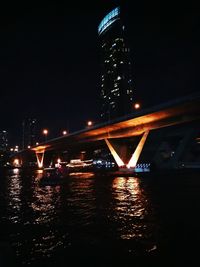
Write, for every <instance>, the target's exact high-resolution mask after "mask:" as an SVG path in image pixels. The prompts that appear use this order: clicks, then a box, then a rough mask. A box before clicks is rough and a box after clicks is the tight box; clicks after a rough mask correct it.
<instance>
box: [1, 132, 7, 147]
mask: <svg viewBox="0 0 200 267" xmlns="http://www.w3.org/2000/svg"><path fill="white" fill-rule="evenodd" d="M7 149H8V133H7V131H5V130H3V131H0V151H7Z"/></svg>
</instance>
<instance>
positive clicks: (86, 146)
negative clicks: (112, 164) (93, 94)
mask: <svg viewBox="0 0 200 267" xmlns="http://www.w3.org/2000/svg"><path fill="white" fill-rule="evenodd" d="M199 119H200V94H196V95H191V96H187V97H184V98H180V99H177V100H174V101H171V102H168V103H165V104H161V105H158V106H154V107H152V108H149V109H144V110H139V111H135V112H134V113H132V114H129V115H127V116H124V117H120V118H118V119H115V120H112V121H109V122H106V123H102V124H98V125H95V126H92V127H89V128H87V129H83V130H80V131H77V132H74V133H71V134H68V135H65V136H62V137H58V138H55V139H51V140H48V141H47V142H44V143H41V144H40V145H38V146H35V147H33V148H32V149H29V150H28V149H27V150H24V151H20V152H19V153H18V154H17V155H18V156H20V157H21V159H22V161H23V162H25V161H26V159H28V158H30V154H33V152H35V154H36V157H37V162H38V166H39V167H42V166H43V161H44V154H45V158H46V155H48V154H49V155H52V156H53V155H54V156H55V154H57V155H61V154H62V153H64V152H66V151H67V152H68V153H69V155H70V154H71V155H74V154H75V153H76V154H77V155H78V154H79V153H81V152H82V151H83V150H84V152H87V151H90V152H91V151H94V150H95V149H99V148H101V149H102V148H103V149H107V150H108V151H110V153H111V154H112V156H113V157H114V159H115V161H116V163H117V165H118V166H119V167H122V166H123V167H127V168H134V167H135V166H136V164H137V162H138V160H143V161H144V160H145V161H147V162H151V161H154V162H155V163H156V164H157V165H159V166H163V167H169V168H171V167H177V166H178V165H179V166H180V164H182V165H183V164H186V162H188V160H189V159H190V160H191V158H192V157H195V153H196V161H195V160H193V161H191V162H193V163H194V165H195V164H196V166H197V165H199V163H200V155H199V148H198V146H197V144H198V140H200V139H198V138H199V136H200V129H199ZM195 145H196V146H195ZM191 146H194V147H193V149H194V151H190V152H189V148H191ZM186 150H187V151H186ZM88 153H89V152H88ZM193 154H194V155H193ZM184 157H185V158H184ZM44 162H45V161H44ZM183 162H185V163H183ZM177 164H178V165H177ZM191 164H192V163H191Z"/></svg>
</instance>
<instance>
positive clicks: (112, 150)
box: [105, 139, 125, 167]
mask: <svg viewBox="0 0 200 267" xmlns="http://www.w3.org/2000/svg"><path fill="white" fill-rule="evenodd" d="M105 141H106V144H107V146H108V148H109V150H110V152H111V154H112V155H113V157H114V159H115V161H116V163H117V165H118V167H122V166H124V165H125V164H124V162H123V161H122V160H121V159H120V157H119V156H118V154H117V152H116V151H115V149H114V148H113V146H112V145H111V143H110V142H109V141H108V139H105Z"/></svg>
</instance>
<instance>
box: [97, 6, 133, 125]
mask: <svg viewBox="0 0 200 267" xmlns="http://www.w3.org/2000/svg"><path fill="white" fill-rule="evenodd" d="M98 34H99V41H100V45H101V48H100V49H101V102H102V103H101V118H102V120H104V121H107V120H109V119H113V118H117V117H120V116H123V115H125V114H128V113H129V112H130V111H131V106H132V102H133V91H132V90H133V89H132V77H131V63H130V49H129V47H128V45H127V39H126V32H125V26H124V24H123V21H122V18H121V14H120V8H119V7H116V8H115V9H113V10H112V11H111V12H109V13H108V14H107V15H106V16H105V17H104V18H103V20H102V21H101V23H100V24H99V27H98Z"/></svg>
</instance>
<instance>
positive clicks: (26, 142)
mask: <svg viewBox="0 0 200 267" xmlns="http://www.w3.org/2000/svg"><path fill="white" fill-rule="evenodd" d="M22 131H23V133H22V134H23V136H22V148H23V149H25V148H27V147H28V146H33V145H35V143H36V119H33V118H26V119H24V120H23V122H22Z"/></svg>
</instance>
